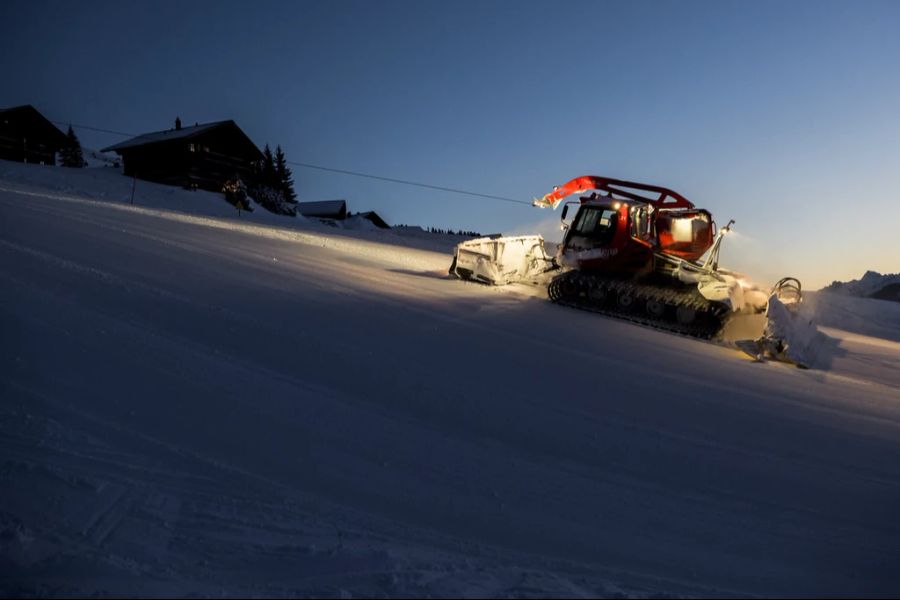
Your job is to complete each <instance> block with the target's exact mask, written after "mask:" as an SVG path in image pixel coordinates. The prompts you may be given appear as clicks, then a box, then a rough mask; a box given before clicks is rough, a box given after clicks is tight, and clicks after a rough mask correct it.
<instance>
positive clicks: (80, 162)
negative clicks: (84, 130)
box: [59, 125, 85, 169]
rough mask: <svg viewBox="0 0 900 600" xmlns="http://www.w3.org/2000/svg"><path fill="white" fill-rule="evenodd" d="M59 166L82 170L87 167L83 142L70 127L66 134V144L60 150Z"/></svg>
mask: <svg viewBox="0 0 900 600" xmlns="http://www.w3.org/2000/svg"><path fill="white" fill-rule="evenodd" d="M59 164H61V165H62V166H64V167H74V168H78V169H80V168H82V167H84V166H85V162H84V155H83V154H82V152H81V142H79V141H78V136H77V135H75V130H74V129H72V126H71V125H69V131H68V132H67V133H66V144H65V145H64V146H63V147H62V148H60V149H59Z"/></svg>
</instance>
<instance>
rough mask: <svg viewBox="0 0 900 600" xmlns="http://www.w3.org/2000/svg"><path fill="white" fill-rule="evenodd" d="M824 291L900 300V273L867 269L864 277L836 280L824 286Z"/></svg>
mask: <svg viewBox="0 0 900 600" xmlns="http://www.w3.org/2000/svg"><path fill="white" fill-rule="evenodd" d="M822 291H823V292H829V293H833V294H843V295H845V296H857V297H860V298H877V299H879V300H893V301H894V302H900V273H894V274H890V273H888V274H885V275H882V274H881V273H878V272H876V271H866V273H865V275H863V276H862V279H854V280H853V281H835V282H833V283H832V284H831V285H828V286H826V287H824V288H822Z"/></svg>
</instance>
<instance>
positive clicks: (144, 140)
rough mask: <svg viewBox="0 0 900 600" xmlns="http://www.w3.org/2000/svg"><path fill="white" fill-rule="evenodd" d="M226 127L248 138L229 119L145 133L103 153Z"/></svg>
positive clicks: (184, 137)
mask: <svg viewBox="0 0 900 600" xmlns="http://www.w3.org/2000/svg"><path fill="white" fill-rule="evenodd" d="M225 126H233V127H234V128H235V129H237V130H238V131H239V132H240V133H241V135H243V136H244V137H245V138H246V137H247V136H246V134H244V132H243V131H241V128H240V127H238V126H237V123H235V122H234V121H233V120H231V119H228V120H226V121H215V122H213V123H201V124H199V125H193V126H189V127H182V128H181V129H166V130H165V131H154V132H151V133H145V134H143V135H139V136H136V137H133V138H131V139H130V140H125V141H124V142H119V143H118V144H113V145H112V146H108V147H106V148H103V149H102V150H101V152H108V151H116V152H119V151H120V150H127V149H128V148H136V147H138V146H147V145H149V144H157V143H160V142H169V141H172V140H187V139H190V138H193V137H196V136H198V135H200V134H202V133H206V132H208V131H212V130H213V129H216V128H218V127H225ZM247 141H248V142H250V144H251V145H253V147H254V148H255V149H256V153H257V154H259V155H260V157H262V153H261V152H260V151H259V148H256V145H255V144H253V142H252V141H250V138H247Z"/></svg>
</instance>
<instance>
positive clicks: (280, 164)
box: [275, 145, 297, 204]
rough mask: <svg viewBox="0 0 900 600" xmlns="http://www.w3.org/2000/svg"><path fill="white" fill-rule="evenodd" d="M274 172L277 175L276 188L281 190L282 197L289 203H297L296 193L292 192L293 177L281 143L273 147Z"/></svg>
mask: <svg viewBox="0 0 900 600" xmlns="http://www.w3.org/2000/svg"><path fill="white" fill-rule="evenodd" d="M275 174H276V176H277V177H278V185H277V186H276V189H278V190H281V193H282V194H284V199H285V200H286V201H287V202H290V203H291V204H296V203H297V194H296V192H294V178H293V173H291V170H290V168H288V166H287V161H286V160H285V158H284V152H283V151H282V149H281V145H278V146H276V147H275Z"/></svg>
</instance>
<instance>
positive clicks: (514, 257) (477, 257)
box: [450, 235, 556, 285]
mask: <svg viewBox="0 0 900 600" xmlns="http://www.w3.org/2000/svg"><path fill="white" fill-rule="evenodd" d="M554 268H556V262H555V261H554V260H553V258H551V257H549V256H547V253H546V252H545V250H544V238H542V237H541V236H539V235H523V236H517V237H500V238H486V237H485V238H478V239H474V240H468V241H466V242H463V243H461V244H459V245H458V246H456V250H455V252H454V256H453V264H452V265H450V274H451V275H455V276H456V277H459V278H460V279H467V280H471V281H478V282H481V283H487V284H490V285H506V284H509V283H517V282H521V281H531V280H534V279H535V278H537V276H538V275H540V274H541V273H545V272H547V271H549V270H552V269H554Z"/></svg>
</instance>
